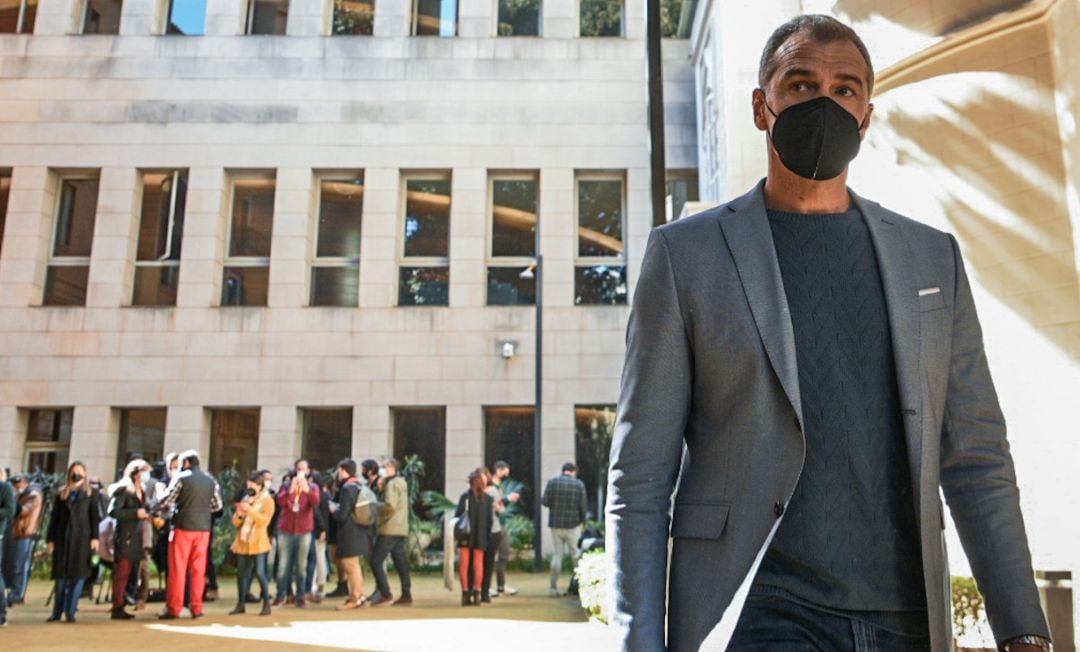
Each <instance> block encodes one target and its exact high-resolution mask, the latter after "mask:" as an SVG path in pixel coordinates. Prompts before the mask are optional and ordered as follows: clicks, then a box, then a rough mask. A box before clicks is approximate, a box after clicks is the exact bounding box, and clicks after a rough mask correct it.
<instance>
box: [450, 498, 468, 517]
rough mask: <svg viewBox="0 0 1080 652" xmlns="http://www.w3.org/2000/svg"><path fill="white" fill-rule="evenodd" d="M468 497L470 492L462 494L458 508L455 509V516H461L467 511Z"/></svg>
mask: <svg viewBox="0 0 1080 652" xmlns="http://www.w3.org/2000/svg"><path fill="white" fill-rule="evenodd" d="M468 497H469V494H468V493H464V494H461V498H459V499H458V503H457V509H455V510H454V518H461V515H462V514H464V513H465V509H466V508H467V507H468V505H467V503H466V501H467V500H468Z"/></svg>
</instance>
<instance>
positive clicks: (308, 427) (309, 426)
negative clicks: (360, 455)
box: [300, 408, 352, 473]
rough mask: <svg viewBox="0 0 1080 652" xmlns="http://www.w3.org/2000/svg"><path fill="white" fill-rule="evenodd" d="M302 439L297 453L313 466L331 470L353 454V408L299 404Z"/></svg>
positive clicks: (314, 468)
mask: <svg viewBox="0 0 1080 652" xmlns="http://www.w3.org/2000/svg"><path fill="white" fill-rule="evenodd" d="M300 413H301V415H302V416H303V427H304V433H303V439H302V445H301V447H300V450H301V453H300V457H302V458H303V459H305V460H307V461H308V464H309V465H310V466H311V468H312V469H313V470H318V471H320V472H326V471H331V473H332V470H333V469H334V467H336V466H337V463H338V462H340V461H341V460H343V459H345V458H346V457H352V408H302V409H301V410H300Z"/></svg>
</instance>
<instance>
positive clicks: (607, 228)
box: [574, 173, 627, 305]
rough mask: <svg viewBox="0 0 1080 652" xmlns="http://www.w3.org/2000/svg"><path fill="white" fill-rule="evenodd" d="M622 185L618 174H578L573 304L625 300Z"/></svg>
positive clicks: (595, 303)
mask: <svg viewBox="0 0 1080 652" xmlns="http://www.w3.org/2000/svg"><path fill="white" fill-rule="evenodd" d="M624 188H625V183H624V181H623V176H622V175H621V174H595V173H589V174H579V175H578V178H577V220H578V246H577V259H576V265H575V268H574V303H575V304H577V305H623V304H625V303H626V296H627V282H626V252H625V249H624V247H623V237H624V236H623V234H624V230H625V229H624V227H625V213H626V211H625V209H624V207H625V205H626V194H625V191H624Z"/></svg>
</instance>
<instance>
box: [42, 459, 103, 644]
mask: <svg viewBox="0 0 1080 652" xmlns="http://www.w3.org/2000/svg"><path fill="white" fill-rule="evenodd" d="M98 505H99V500H98V496H97V491H96V490H95V489H93V488H91V487H90V486H89V482H88V480H87V477H86V466H85V465H83V463H82V462H72V463H71V465H70V466H68V469H67V475H66V476H65V482H64V487H63V488H62V489H61V490H60V491H59V492H57V494H56V498H55V499H54V500H53V506H52V516H51V517H50V519H49V529H48V532H47V533H46V536H45V541H46V545H47V548H48V551H49V554H51V555H52V579H53V581H54V582H55V586H54V591H53V608H52V615H50V616H49V618H48V622H56V621H58V620H60V617H61V615H62V616H63V617H64V619H65V620H67V622H69V623H73V622H75V614H76V612H77V611H78V608H79V598H80V597H82V591H83V584H84V583H85V581H86V580H87V578H89V577H90V576H91V563H90V558H91V556H92V555H96V554H97V552H98V530H99V528H100V525H101V518H102V515H101V511H100V508H99V507H98Z"/></svg>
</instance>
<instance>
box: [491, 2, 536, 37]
mask: <svg viewBox="0 0 1080 652" xmlns="http://www.w3.org/2000/svg"><path fill="white" fill-rule="evenodd" d="M540 2H541V0H499V25H498V30H497V31H496V33H497V34H498V35H499V36H540V6H541V5H540Z"/></svg>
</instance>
